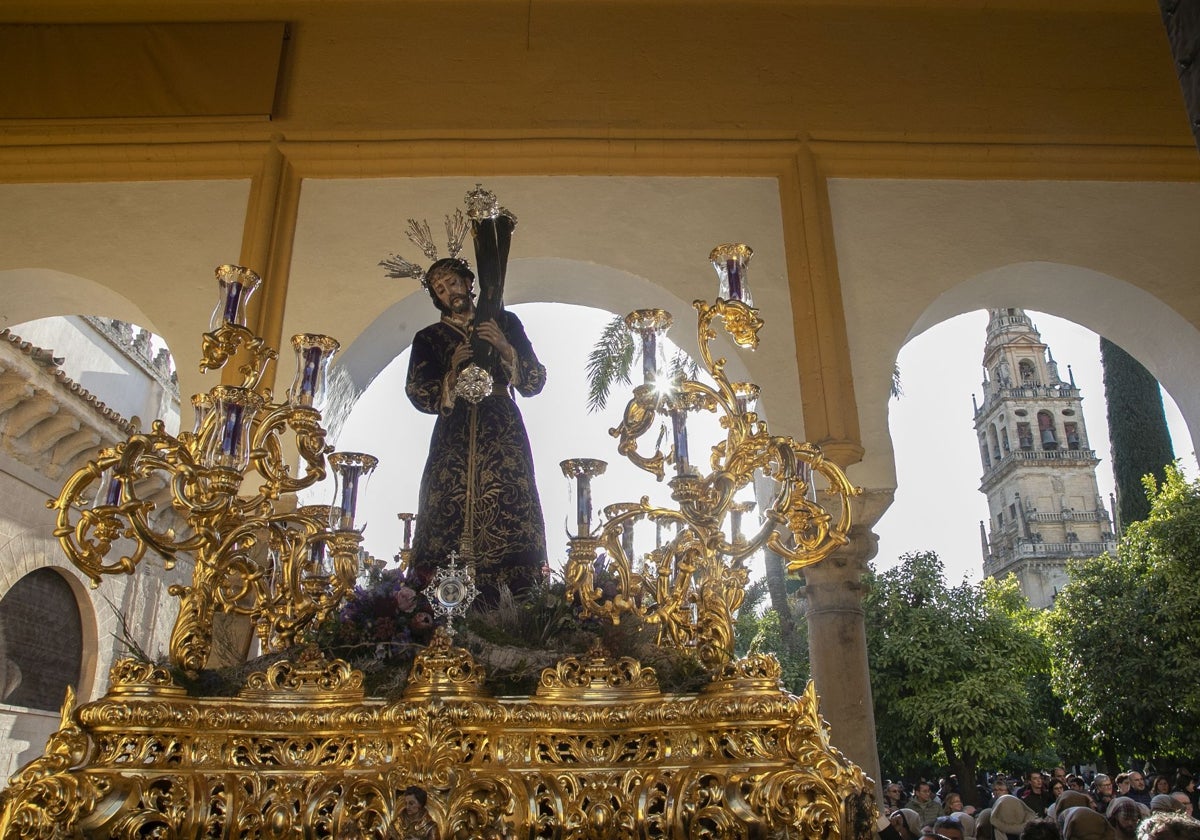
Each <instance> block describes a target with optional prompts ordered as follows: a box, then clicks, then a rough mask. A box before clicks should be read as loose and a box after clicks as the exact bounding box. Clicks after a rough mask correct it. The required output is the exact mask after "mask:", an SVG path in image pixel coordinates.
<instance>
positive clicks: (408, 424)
mask: <svg viewBox="0 0 1200 840" xmlns="http://www.w3.org/2000/svg"><path fill="white" fill-rule="evenodd" d="M512 309H513V311H514V312H516V313H517V314H518V315H519V316H520V318H521V320H522V322H523V323H524V324H525V329H526V332H527V333H528V334H529V336H530V338H531V340H532V341H533V343H534V347H535V349H536V351H537V353H538V355H539V357H540V358H541V360H542V362H543V363H544V364H546V366H547V368H548V369H549V376H548V382H547V385H546V389H545V390H544V391H543V392H542V394H541V395H539V396H537V397H534V398H532V399H524V398H519V399H518V402H519V405H520V408H521V412H522V414H523V415H524V417H525V423H526V426H527V428H528V429H529V433H530V438H531V440H532V441H533V453H534V460H535V462H536V471H537V477H538V488H539V491H540V493H541V498H542V506H543V509H544V512H545V518H546V530H547V535H548V536H547V545H548V547H549V551H550V559H551V564H552V565H553V566H555V567H556V568H558V567H561V565H562V563H563V561H564V559H565V547H566V537H565V535H564V527H565V524H566V523H567V522H568V521H569V522H570V523H571V527H572V530H574V515H575V514H574V508H573V507H571V503H570V501H569V498H570V497H569V493H568V485H567V480H566V479H565V478H564V477H563V475H562V472H561V470H560V468H559V466H558V464H559V462H560V461H562V460H564V459H567V458H600V459H602V460H605V461H607V462H608V463H609V467H608V472H607V473H606V474H605V475H603V476H600V477H598V478H595V479H593V488H594V494H593V495H594V500H595V501H594V509H595V510H596V511H597V513H598V512H599V511H600V510H601V509H602V508H603V507H604V506H605V505H607V504H610V503H613V502H617V501H635V500H637V499H638V498H640V497H641V496H642V495H650V496H651V497H652V499H653V500H655V501H661V502H663V503H667V500H668V491H667V488H666V484H665V483H663V484H657V483H656V482H655V480H654V478H653V476H651V475H650V474H649V473H645V472H642V471H641V470H638V469H637V468H636V467H634V466H632V465H631V464H630V463H629V462H628V461H627V460H625V459H624V458H620V457H619V456H618V455H617V453H616V441H615V439H614V438H612V437H611V436H609V434H608V429H609V428H611V427H612V426H615V425H616V424H617V423H618V422H619V421H620V416H621V411H622V409H623V407H624V405H625V402H626V400H627V399H628V395H629V391H628V389H627V388H626V387H624V386H619V387H618V388H617V389H616V390H615V391H614V394H613V396H611V397H610V401H609V406H608V408H607V409H606V410H605V411H603V412H600V413H596V414H589V413H588V412H587V408H586V396H587V381H586V376H585V372H584V371H585V364H586V359H587V354H588V352H589V351H590V350H591V348H592V345H593V344H594V343H595V341H596V339H597V338H598V337H599V335H600V331H601V329H602V328H603V326H604V324H605V323H606V322H607V321H608V320H609V319H610V317H611V316H610V314H609V313H607V312H603V311H600V310H595V309H587V308H584V307H576V306H566V305H563V304H523V305H519V306H514V307H512ZM432 314H433V311H432V307H431V310H430V315H431V318H430V320H431V321H432V320H433V319H432ZM1029 314H1030V316H1031V317H1032V318H1033V321H1034V324H1035V325H1036V326H1037V327H1038V328H1039V329H1040V330H1041V331H1042V338H1043V340H1044V341H1046V342H1047V343H1048V344H1049V345H1050V349H1051V351H1052V352H1053V354H1054V358H1055V359H1056V360H1058V362H1059V371H1060V373H1061V375H1062V376H1063V377H1064V379H1065V378H1066V375H1067V366H1068V365H1071V368H1072V370H1073V371H1074V374H1075V382H1076V384H1077V385H1078V386H1079V388H1080V389H1081V392H1082V395H1083V410H1084V417H1085V421H1086V423H1087V432H1088V437H1089V439H1090V440H1091V442H1092V446H1093V448H1095V449H1096V451H1097V455H1098V456H1099V457H1100V458H1101V464H1100V469H1099V480H1100V492H1101V495H1102V496H1103V497H1104V498H1105V499H1108V496H1109V493H1110V492H1111V491H1112V477H1111V471H1110V469H1109V464H1108V461H1109V454H1108V429H1107V423H1106V421H1105V413H1104V400H1103V385H1102V380H1101V373H1100V363H1099V345H1098V339H1097V338H1096V336H1095V334H1094V333H1091V332H1090V331H1088V330H1085V329H1083V328H1082V327H1079V326H1078V325H1076V324H1073V323H1071V322H1069V321H1064V320H1062V319H1059V318H1054V317H1051V316H1048V315H1042V314H1039V313H1036V312H1030V313H1029ZM986 325H987V315H986V313H985V312H982V311H981V312H975V313H971V314H968V315H963V316H960V317H958V318H955V319H953V320H950V321H947V322H944V323H942V324H940V325H938V326H937V327H935V328H933V329H931V330H929V331H927V332H926V333H924V334H922V335H921V336H918V337H917V338H916V339H914V340H913V341H911V342H909V344H908V345H907V346H906V347H905V348H904V349H903V351H902V352H901V354H900V358H899V365H900V372H901V381H902V386H903V388H904V395H903V396H902V397H901V398H900V399H899V400H893V402H892V408H891V415H890V420H891V429H892V437H893V440H894V442H895V443H894V445H895V450H896V462H897V478H898V484H899V489H898V491H897V494H896V501H895V502H894V504H893V505H892V507H891V508H890V509H889V511H888V512H887V513H886V514H885V515H884V517H883V519H881V520H880V522H879V524H878V525H877V527H876V529H875V530H876V532H877V533H878V534H879V537H880V540H879V554H878V555H877V557H876V560H875V564H876V566H877V567H878V568H888V567H891V566H893V565H895V564H896V563H897V561H898V558H899V557H900V555H901V554H903V553H905V552H909V551H920V550H934V551H936V552H937V553H938V554H939V556H940V557H941V558H942V560H943V562H944V563H945V565H946V569H947V573H948V576H949V577H950V579H951V580H952V581H954V580H958V579H960V578H962V577H964V576H965V577H967V578H970V579H971V580H978V579H979V578H980V577H981V575H982V562H983V561H982V555H981V552H980V542H979V521H980V520H981V519H987V504H986V500H985V499H984V496H983V494H982V493H980V492H979V479H980V474H981V471H982V470H981V465H980V462H979V452H978V446H977V444H976V438H975V433H974V429H973V427H972V407H971V394H972V393H975V394H976V395H980V394H981V388H980V380H981V378H982V373H981V361H982V356H983V341H984V333H985V329H986ZM407 369H408V352H407V351H405V352H404V353H403V354H401V355H400V356H399V357H398V358H397V359H396V360H395V361H394V362H393V363H392V364H391V365H389V366H388V367H387V368H386V369H385V370H384V371H383V372H382V373H381V374H380V375H379V376H378V377H377V378H376V380H375V381H374V383H372V385H371V386H370V387H369V388H368V389H367V391H366V392H365V393H364V394H363V396H362V398H361V399H360V400H359V402H358V404H357V405H356V406H355V409H354V411H353V412H352V413H351V415H350V417H349V419H348V420H347V423H346V426H345V428H344V429H343V431H342V433H341V435H340V438H339V440H338V442H337V448H338V449H342V450H356V451H363V452H370V453H372V454H374V455H376V456H377V457H378V458H379V460H380V466H379V469H378V470H377V471H376V473H375V475H374V476H373V478H372V479H371V482H370V484H369V485H368V486H367V489H366V491H365V493H364V494H363V495H362V497H361V501H360V505H361V506H362V510H363V511H364V514H365V517H366V521H367V522H368V527H367V529H366V532H365V534H364V541H365V545H366V547H367V549H368V550H369V551H370V552H371V553H372V554H373V555H375V556H376V557H379V558H382V559H388V560H390V559H391V557H392V555H394V554H395V553H396V551H397V549H398V548H399V547H400V544H401V541H402V535H403V531H402V527H401V525H400V523H399V522H398V521H397V519H396V514H397V513H399V512H401V511H411V512H415V511H416V506H417V494H418V487H419V483H420V478H421V470H422V467H423V465H424V462H425V456H426V452H427V449H428V442H429V436H430V432H431V430H432V428H433V419H434V418H433V417H432V416H430V415H422V414H420V413H419V412H417V411H416V409H414V408H413V407H412V406H411V404H410V403H409V402H408V399H407V398H406V397H405V396H404V380H405V375H406V373H407ZM636 375H637V372H636V371H635V376H636ZM768 398H769V395H768ZM1166 402H1167V416H1168V422H1169V423H1170V425H1171V433H1172V437H1173V438H1174V440H1175V448H1176V456H1177V457H1179V456H1183V455H1187V456H1188V457H1187V459H1186V461H1185V469H1189V468H1190V470H1191V472H1190V474H1191V475H1195V469H1196V468H1195V458H1194V456H1192V455H1191V444H1190V438H1189V437H1188V435H1187V433H1186V428H1185V426H1184V424H1183V421H1182V419H1181V418H1180V416H1179V412H1178V410H1177V409H1176V408H1175V406H1174V403H1173V402H1171V401H1170V399H1169V398H1168V399H1167V400H1166ZM689 429H690V430H691V434H690V437H689V440H690V444H691V452H692V456H693V460H694V461H701V460H702V459H701V457H700V455H701V453H705V452H706V451H707V446H709V445H711V444H712V443H715V442H716V440H717V433H718V430H717V428H716V426H715V423H713V422H712V421H711V420H709V421H708V425H707V427H705V426H703V424H700V423H690V424H689ZM651 437H654V435H647V438H651ZM652 445H653V440H647V441H645V442H644V443H643V445H642V447H640V451H642V453H643V454H649V452H650V450H651V448H652ZM1188 465H1190V467H1189V466H1188ZM320 501H326V500H325V499H320ZM744 530H746V531H750V530H751V527H749V525H748V526H747V527H746V528H745V529H744ZM653 539H654V537H653V533H652V531H650V532H647V533H645V534H639V536H638V540H639V544H640V545H645V546H646V548H649V547H650V545H652V544H653ZM643 540H645V541H646V542H647V543H649V544H646V543H643V542H642V541H643Z"/></svg>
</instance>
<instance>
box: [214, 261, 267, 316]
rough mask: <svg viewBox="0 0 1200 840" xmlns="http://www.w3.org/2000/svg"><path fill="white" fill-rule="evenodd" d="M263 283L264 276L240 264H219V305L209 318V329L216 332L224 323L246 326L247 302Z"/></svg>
mask: <svg viewBox="0 0 1200 840" xmlns="http://www.w3.org/2000/svg"><path fill="white" fill-rule="evenodd" d="M260 285H262V278H261V277H259V276H258V275H257V274H255V273H254V272H253V271H251V270H250V269H248V268H243V267H242V266H240V265H221V266H217V286H218V288H219V293H218V297H217V306H216V308H215V309H213V314H212V318H211V319H210V320H209V327H208V328H209V331H210V332H215V331H216V330H218V329H220V328H221V327H222V326H223V325H224V324H233V325H234V326H238V327H244V326H246V303H247V301H249V300H250V296H251V295H253V294H254V292H255V291H256V290H257V289H258V287H259V286H260Z"/></svg>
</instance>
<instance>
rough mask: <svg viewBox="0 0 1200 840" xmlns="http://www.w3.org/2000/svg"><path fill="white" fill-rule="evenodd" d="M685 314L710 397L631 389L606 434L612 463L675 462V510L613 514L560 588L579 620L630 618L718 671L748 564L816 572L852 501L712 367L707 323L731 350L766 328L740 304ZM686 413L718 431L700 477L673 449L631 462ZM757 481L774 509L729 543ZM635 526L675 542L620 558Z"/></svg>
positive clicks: (825, 466) (686, 382)
mask: <svg viewBox="0 0 1200 840" xmlns="http://www.w3.org/2000/svg"><path fill="white" fill-rule="evenodd" d="M694 306H695V308H696V310H697V313H698V315H697V334H698V337H699V346H700V358H701V361H702V362H703V364H704V367H705V368H706V369H707V371H708V373H709V375H710V376H711V377H712V379H713V381H714V382H715V387H713V386H710V385H707V384H704V383H702V382H700V381H697V380H695V379H682V378H679V379H676V380H675V381H673V382H672V383H671V385H672V387H671V389H669V390H668V391H667V392H664V393H660V392H658V391H657V390H655V388H654V387H653V386H652V385H649V384H647V385H639V386H638V387H637V388H635V389H634V394H633V397H632V399H630V401H629V403H628V404H627V406H626V408H625V415H624V419H623V420H622V423H621V425H620V426H618V427H617V428H615V429H613V430H612V434H613V435H614V436H615V437H618V438H619V444H618V451H619V452H620V453H621V454H622V455H625V456H626V457H628V458H629V459H630V460H631V461H632V462H633V463H634V464H635V465H637V466H639V467H641V468H642V469H644V470H647V471H649V472H651V473H653V474H654V475H656V476H657V477H659V478H660V479H661V478H662V477H663V474H664V464H665V463H666V461H667V460H668V459H672V460H676V461H677V463H676V469H677V475H676V476H675V478H674V479H672V481H671V498H672V500H673V501H674V502H675V504H677V505H678V508H677V509H674V510H672V509H669V508H664V507H654V506H651V505H650V504H649V502H648V501H647V500H646V499H643V500H642V502H641V503H640V504H630V503H623V504H619V505H610V506H609V507H607V508H606V509H605V515H606V517H607V518H606V519H605V521H604V522H603V523H602V525H601V527H600V529H599V532H598V534H596V535H595V536H593V535H580V537H579V538H576V539H573V540H572V544H571V548H570V550H569V552H568V562H567V568H566V570H565V573H564V578H565V580H566V583H567V588H568V592H569V594H570V596H571V597H572V598H573V599H575V600H576V601H577V602H578V603H579V604H580V606H581V608H582V609H583V610H584V612H585V613H586V614H589V615H593V616H597V617H600V618H605V619H608V620H610V621H613V622H617V621H619V620H620V618H621V616H622V615H633V616H636V617H639V618H641V619H642V620H644V621H646V622H648V623H650V624H653V625H657V626H658V628H659V642H660V644H667V645H671V646H673V647H676V648H680V649H683V650H687V651H691V652H693V653H695V655H696V656H697V657H699V659H700V661H701V662H702V663H703V664H704V665H705V666H707V667H708V668H709V669H710V670H713V671H717V670H719V669H720V668H722V667H723V666H724V665H725V664H727V663H728V662H729V661H730V660H731V659H732V657H733V620H734V616H735V614H736V612H737V610H738V608H739V607H740V606H741V603H742V600H743V598H744V595H745V587H746V584H747V581H748V579H749V572H748V570H747V568H746V561H747V559H748V558H749V557H750V555H752V554H753V553H754V552H756V551H758V550H760V549H762V548H763V547H764V546H765V547H768V548H770V549H772V550H774V551H776V552H777V553H779V554H780V555H781V556H783V557H784V558H785V560H786V562H787V565H788V568H789V570H792V571H795V570H798V569H802V568H804V567H805V566H808V565H811V564H813V563H817V562H820V561H821V560H822V559H824V558H825V557H827V556H828V555H829V554H830V553H831V552H833V551H834V550H836V549H837V548H838V547H840V546H842V545H845V544H846V543H847V541H848V536H847V534H848V532H849V530H850V526H851V518H850V498H851V497H852V496H854V495H855V494H857V493H858V492H860V491H859V490H858V489H857V488H855V487H854V486H853V485H851V484H850V482H849V480H848V479H847V478H846V476H845V474H844V473H843V472H842V471H841V469H840V468H838V467H837V465H835V464H833V463H831V462H829V461H826V460H825V458H824V456H823V455H822V454H821V450H820V449H819V448H818V447H816V446H814V445H812V444H808V443H799V442H797V441H795V440H793V439H792V438H790V437H780V436H775V435H771V434H770V433H769V431H768V429H767V425H766V423H765V422H764V421H762V420H760V419H759V418H758V415H757V414H756V413H755V412H754V411H752V410H751V409H750V408H749V406H748V404H747V402H746V399H747V395H752V394H755V393H756V390H757V389H756V388H755V387H754V386H753V385H752V384H751V383H744V382H739V383H731V382H730V381H729V379H728V377H727V376H726V375H725V364H726V360H725V359H724V358H714V356H713V354H712V348H711V344H712V341H713V340H714V339H715V338H716V336H717V334H716V331H715V329H714V327H713V324H714V322H715V321H716V320H718V319H719V320H720V321H721V322H722V324H723V325H724V327H725V330H726V332H727V333H728V334H729V335H730V337H731V338H732V339H733V340H734V342H735V343H736V344H737V345H738V346H741V347H749V348H753V347H756V346H757V344H758V332H759V330H760V329H761V327H762V324H763V321H762V319H761V318H760V317H759V315H758V313H757V311H756V310H754V309H752V308H751V307H749V306H747V305H746V304H745V303H743V302H741V301H739V300H725V299H718V300H717V301H716V303H714V304H708V303H706V302H704V301H699V300H698V301H696V302H695V303H694ZM634 314H635V315H637V314H638V313H634ZM630 317H631V318H633V316H630ZM627 320H628V319H627ZM656 323H657V322H656ZM694 411H715V412H717V413H718V415H719V420H720V425H721V427H722V428H723V429H724V430H725V439H724V440H723V441H720V442H718V443H717V444H716V445H715V446H713V447H712V455H711V459H710V463H709V467H710V469H709V472H708V473H707V474H701V473H700V472H698V471H697V470H696V469H695V467H694V466H693V465H690V464H684V463H683V462H682V460H681V459H680V458H679V455H678V453H676V452H675V451H674V449H672V451H671V453H670V454H669V456H668V455H667V454H664V453H663V452H662V451H660V450H658V449H656V451H655V452H654V454H653V455H643V454H641V453H639V452H638V441H639V439H640V438H641V437H642V436H643V435H645V434H646V433H647V432H648V431H649V430H650V429H651V428H652V427H653V426H654V423H655V419H656V418H657V416H658V415H659V414H670V413H674V414H675V415H676V416H677V415H679V414H680V413H686V412H694ZM676 419H678V418H677V417H676ZM757 474H761V475H763V476H765V477H768V478H771V479H773V480H774V481H775V482H776V484H777V491H776V494H775V497H774V499H773V500H772V501H771V502H770V504H768V505H766V506H764V510H763V519H762V525H761V526H760V527H759V529H758V531H757V533H755V534H753V535H751V536H749V537H746V538H743V537H741V536H740V535H731V536H728V537H727V536H726V534H725V532H724V526H725V522H726V519H727V517H728V516H729V515H730V513H731V511H733V510H735V509H738V510H740V508H739V507H737V506H738V503H737V501H736V495H737V493H738V492H739V491H740V490H742V489H743V488H745V487H747V486H748V485H749V484H751V483H752V482H753V481H754V479H755V476H756V475H757ZM817 475H819V476H822V477H823V479H824V480H825V482H826V484H827V490H826V495H827V497H828V499H829V500H831V501H833V502H834V506H835V507H836V508H837V509H836V511H835V512H834V513H830V512H829V511H828V510H827V509H826V508H825V507H823V506H822V505H821V504H819V503H818V502H817V501H815V494H814V492H813V490H814V485H813V479H814V476H817ZM642 519H649V520H651V521H655V522H658V523H660V524H669V525H673V526H674V527H675V529H676V533H675V536H674V537H673V539H671V540H670V541H669V542H667V543H664V544H663V545H661V546H659V547H658V548H656V549H655V550H653V551H651V552H649V553H647V554H646V555H645V556H644V558H642V560H641V563H640V564H639V563H637V562H636V560H637V558H634V557H630V556H627V554H626V548H625V545H624V544H623V543H622V540H621V535H622V534H623V533H624V531H625V529H627V528H630V527H632V526H633V525H634V523H636V522H638V521H639V520H642ZM599 548H603V550H604V557H605V562H604V564H603V568H602V569H598V568H597V562H596V556H597V550H598V549H599Z"/></svg>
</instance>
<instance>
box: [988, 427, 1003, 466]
mask: <svg viewBox="0 0 1200 840" xmlns="http://www.w3.org/2000/svg"><path fill="white" fill-rule="evenodd" d="M987 435H988V448H989V449H990V450H991V452H992V457H993V458H995V459H996V460H997V461H999V460H1000V458H1001V455H1000V441H999V439H998V438H997V437H996V426H995V425H994V424H993V425H991V426H988V432H987Z"/></svg>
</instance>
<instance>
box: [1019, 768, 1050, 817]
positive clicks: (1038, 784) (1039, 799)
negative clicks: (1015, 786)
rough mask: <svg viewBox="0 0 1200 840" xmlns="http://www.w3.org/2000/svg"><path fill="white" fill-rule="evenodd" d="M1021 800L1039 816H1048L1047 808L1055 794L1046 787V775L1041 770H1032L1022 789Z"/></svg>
mask: <svg viewBox="0 0 1200 840" xmlns="http://www.w3.org/2000/svg"><path fill="white" fill-rule="evenodd" d="M1020 797H1021V801H1022V802H1024V803H1025V804H1026V805H1027V806H1029V809H1030V810H1031V811H1033V812H1034V813H1035V814H1037V815H1038V816H1039V817H1044V816H1046V809H1047V808H1049V807H1050V805H1051V803H1053V802H1054V796H1052V795H1051V794H1050V791H1049V789H1048V788H1047V787H1046V777H1045V776H1043V775H1042V773H1041V771H1039V770H1030V771H1029V775H1028V776H1026V778H1025V786H1024V787H1023V788H1022V789H1021V793H1020Z"/></svg>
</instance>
